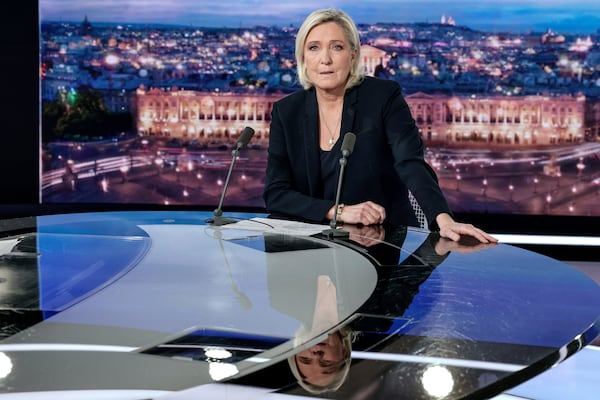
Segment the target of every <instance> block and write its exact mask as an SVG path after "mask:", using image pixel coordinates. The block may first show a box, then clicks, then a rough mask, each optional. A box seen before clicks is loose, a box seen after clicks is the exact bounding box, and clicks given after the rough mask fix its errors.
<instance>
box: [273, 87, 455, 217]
mask: <svg viewBox="0 0 600 400" xmlns="http://www.w3.org/2000/svg"><path fill="white" fill-rule="evenodd" d="M318 121H319V117H318V105H317V97H316V92H315V90H314V88H312V89H308V90H301V91H298V92H295V93H293V94H291V95H289V96H286V97H285V98H283V99H281V100H279V101H277V102H276V103H275V104H274V105H273V112H272V120H271V126H270V139H269V150H268V162H267V173H266V181H265V190H264V200H265V205H266V208H267V212H270V213H273V214H277V215H287V216H291V217H294V218H298V219H302V220H306V221H311V222H324V221H325V217H326V215H327V211H328V210H329V209H330V208H331V207H332V206H333V205H334V204H335V199H334V198H329V199H324V198H323V189H322V183H321V181H320V179H321V178H320V176H321V173H320V153H319V152H320V148H319V125H318V124H319V122H318ZM346 132H353V133H354V134H355V135H356V144H355V146H354V151H353V153H352V154H351V155H350V157H349V158H348V163H347V165H346V171H345V178H344V184H343V188H342V191H341V196H340V202H342V203H345V204H356V203H360V202H363V201H367V200H371V201H373V202H375V203H378V204H381V205H382V206H383V207H385V209H386V214H387V219H386V222H388V223H392V224H402V225H413V226H414V225H417V220H416V217H415V215H414V211H413V209H412V207H411V205H410V202H409V199H408V191H407V189H410V190H411V192H412V193H413V195H414V196H415V197H416V198H417V200H418V202H419V204H420V206H421V208H422V209H423V211H424V213H425V215H426V217H427V220H428V222H429V224H430V226H433V224H434V221H435V217H436V216H437V215H438V214H440V213H442V212H447V213H450V208H449V207H448V204H447V202H446V199H445V198H444V195H443V193H442V191H441V189H440V187H439V185H438V181H437V177H436V175H435V172H434V171H433V170H432V168H431V167H430V166H429V165H428V164H427V163H426V162H425V160H424V143H423V141H422V139H421V137H420V135H419V132H418V128H417V126H416V124H415V121H414V119H413V117H412V115H411V113H410V110H409V108H408V104H407V103H406V100H405V99H404V97H403V96H402V92H401V88H400V85H399V84H398V83H397V82H394V81H391V80H383V79H376V78H371V77H366V78H365V79H364V80H363V82H362V83H361V84H360V85H358V86H355V87H353V88H351V89H349V90H347V91H346V95H345V98H344V107H343V111H342V123H341V136H342V137H343V135H344V134H345V133H346ZM337 148H339V147H337ZM334 151H335V148H334ZM338 151H339V150H338ZM340 156H341V154H340Z"/></svg>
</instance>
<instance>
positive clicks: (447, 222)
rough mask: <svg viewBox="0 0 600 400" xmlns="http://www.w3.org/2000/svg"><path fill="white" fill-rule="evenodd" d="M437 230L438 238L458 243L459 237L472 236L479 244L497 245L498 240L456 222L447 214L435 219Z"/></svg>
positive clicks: (470, 226) (481, 231)
mask: <svg viewBox="0 0 600 400" xmlns="http://www.w3.org/2000/svg"><path fill="white" fill-rule="evenodd" d="M435 220H436V222H437V224H438V226H439V228H440V236H442V237H445V238H448V239H451V240H454V241H458V240H460V237H461V235H467V236H472V237H474V238H475V239H477V240H479V241H480V242H481V243H497V242H498V239H496V238H495V237H493V236H491V235H490V234H488V233H486V232H484V231H483V230H481V229H479V228H477V227H475V226H473V225H471V224H463V223H461V222H456V221H455V220H454V219H453V218H452V217H451V216H450V215H449V214H447V213H442V214H440V215H438V216H437V217H436V218H435Z"/></svg>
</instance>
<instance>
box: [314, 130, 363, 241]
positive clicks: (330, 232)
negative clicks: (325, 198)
mask: <svg viewBox="0 0 600 400" xmlns="http://www.w3.org/2000/svg"><path fill="white" fill-rule="evenodd" d="M355 143H356V135H355V134H354V133H352V132H348V133H346V134H345V135H344V141H343V142H342V158H340V175H339V178H338V185H337V190H336V193H335V206H334V207H333V219H332V220H331V222H330V223H329V226H331V229H325V230H324V231H323V232H322V233H323V234H324V235H327V236H329V237H341V238H344V237H348V236H350V233H349V232H347V231H342V230H340V229H337V217H338V208H339V206H340V195H341V193H342V182H343V181H344V171H345V170H346V164H348V157H350V154H352V151H353V150H354V144H355Z"/></svg>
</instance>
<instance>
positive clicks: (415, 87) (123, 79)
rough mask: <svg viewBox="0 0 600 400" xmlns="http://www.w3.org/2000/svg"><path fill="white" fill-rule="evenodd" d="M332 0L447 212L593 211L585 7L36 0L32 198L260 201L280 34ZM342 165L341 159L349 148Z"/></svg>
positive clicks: (599, 69) (286, 60)
mask: <svg viewBox="0 0 600 400" xmlns="http://www.w3.org/2000/svg"><path fill="white" fill-rule="evenodd" d="M325 6H331V7H337V8H342V9H344V10H345V11H347V12H348V13H349V14H350V15H351V16H352V17H353V18H354V19H355V21H356V22H357V24H358V28H359V30H360V33H361V41H362V43H361V46H362V49H361V50H362V62H363V68H365V70H366V72H367V73H368V74H369V75H374V76H378V77H381V78H384V79H393V80H396V81H398V82H399V83H400V84H401V85H402V87H403V90H404V93H405V96H406V98H407V101H408V104H409V106H410V108H411V110H412V113H413V115H414V117H415V120H416V122H417V125H418V126H419V129H420V131H421V134H422V136H423V138H424V140H425V142H426V145H427V153H426V157H427V161H428V162H429V163H430V164H431V165H432V166H433V167H434V168H435V170H436V171H437V173H438V176H439V178H440V184H441V186H442V189H443V190H444V192H445V194H446V196H447V197H448V199H449V201H450V203H451V206H452V208H453V209H454V210H455V211H456V212H467V213H493V214H530V215H539V214H551V215H577V216H586V215H593V216H598V215H600V207H598V201H599V200H600V45H599V40H600V4H596V2H588V1H570V2H566V1H550V0H545V1H526V0H521V1H511V0H509V1H470V0H463V1H455V2H447V1H437V0H436V1H419V2H414V1H397V0H395V1H387V0H383V1H382V0H380V1H377V2H369V1H350V0H345V1H336V2H329V3H323V2H321V1H318V2H317V1H314V2H313V1H304V2H293V3H291V4H288V3H287V2H281V1H277V2H276V1H260V2H258V1H235V2H230V1H225V0H220V1H204V0H199V1H193V0H189V1H177V2H171V1H166V0H165V1H162V0H119V1H102V2H97V1H91V0H85V1H75V0H40V3H39V7H40V49H41V50H40V61H41V70H40V80H41V85H40V88H41V97H42V99H41V100H42V118H41V120H42V133H41V136H42V140H41V143H42V149H41V150H42V151H41V157H42V158H41V165H42V176H41V179H40V182H41V185H40V192H41V198H42V202H44V203H69V202H79V203H132V204H167V205H202V206H214V205H216V204H217V203H218V201H219V197H220V195H221V193H222V191H223V184H224V181H225V178H226V175H227V171H228V169H229V166H230V164H231V157H232V155H231V149H232V146H233V145H234V144H235V142H236V140H237V137H238V135H239V134H240V132H241V131H242V130H243V129H244V127H246V126H251V127H252V128H254V129H255V131H256V134H255V136H254V137H253V138H252V141H251V142H250V145H249V146H248V148H245V149H242V150H241V152H240V155H239V159H237V160H236V164H235V170H234V173H233V174H232V177H231V186H230V187H229V189H228V191H227V197H226V200H225V204H224V207H225V208H227V207H237V206H249V207H256V208H261V207H263V206H264V203H263V200H262V189H263V184H264V180H263V179H264V170H265V164H266V148H267V146H268V137H269V120H270V112H271V109H272V105H273V102H275V101H277V100H278V99H280V98H281V97H283V96H286V95H287V94H289V93H292V92H294V91H296V90H299V89H300V87H299V85H298V84H297V82H296V75H295V61H294V54H293V49H294V38H295V33H296V30H297V28H298V26H299V24H300V23H301V22H302V20H303V19H304V17H305V16H306V15H307V14H308V13H309V12H311V11H312V10H314V9H316V8H321V7H325ZM350 162H351V161H350Z"/></svg>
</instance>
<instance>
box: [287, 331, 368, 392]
mask: <svg viewBox="0 0 600 400" xmlns="http://www.w3.org/2000/svg"><path fill="white" fill-rule="evenodd" d="M330 334H332V335H340V338H341V340H342V347H343V348H344V353H345V356H344V359H343V360H342V362H341V363H340V365H339V369H338V371H337V373H336V374H335V376H334V378H333V380H332V381H331V383H330V384H328V385H327V386H319V385H315V384H312V383H309V382H307V381H306V380H305V379H304V377H303V376H302V374H301V373H300V371H299V370H298V364H296V356H295V355H292V356H290V357H288V359H287V361H288V365H289V366H290V370H291V371H292V375H294V377H295V378H296V381H297V382H298V385H300V387H302V388H303V389H304V390H306V391H307V392H309V393H312V394H320V393H326V392H335V391H336V390H338V389H339V388H340V387H341V386H342V385H343V384H344V382H345V381H346V379H347V377H348V373H349V372H350V366H351V364H352V343H353V342H354V341H355V340H356V338H357V336H358V332H355V331H354V330H352V328H350V327H349V326H347V325H346V326H343V327H341V328H340V329H339V330H338V331H336V332H332V333H330ZM306 337H310V332H309V331H308V330H307V329H306V328H305V327H301V328H300V329H299V330H298V332H297V333H296V337H295V338H294V347H295V348H298V347H300V346H302V344H304V341H305V339H306Z"/></svg>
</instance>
